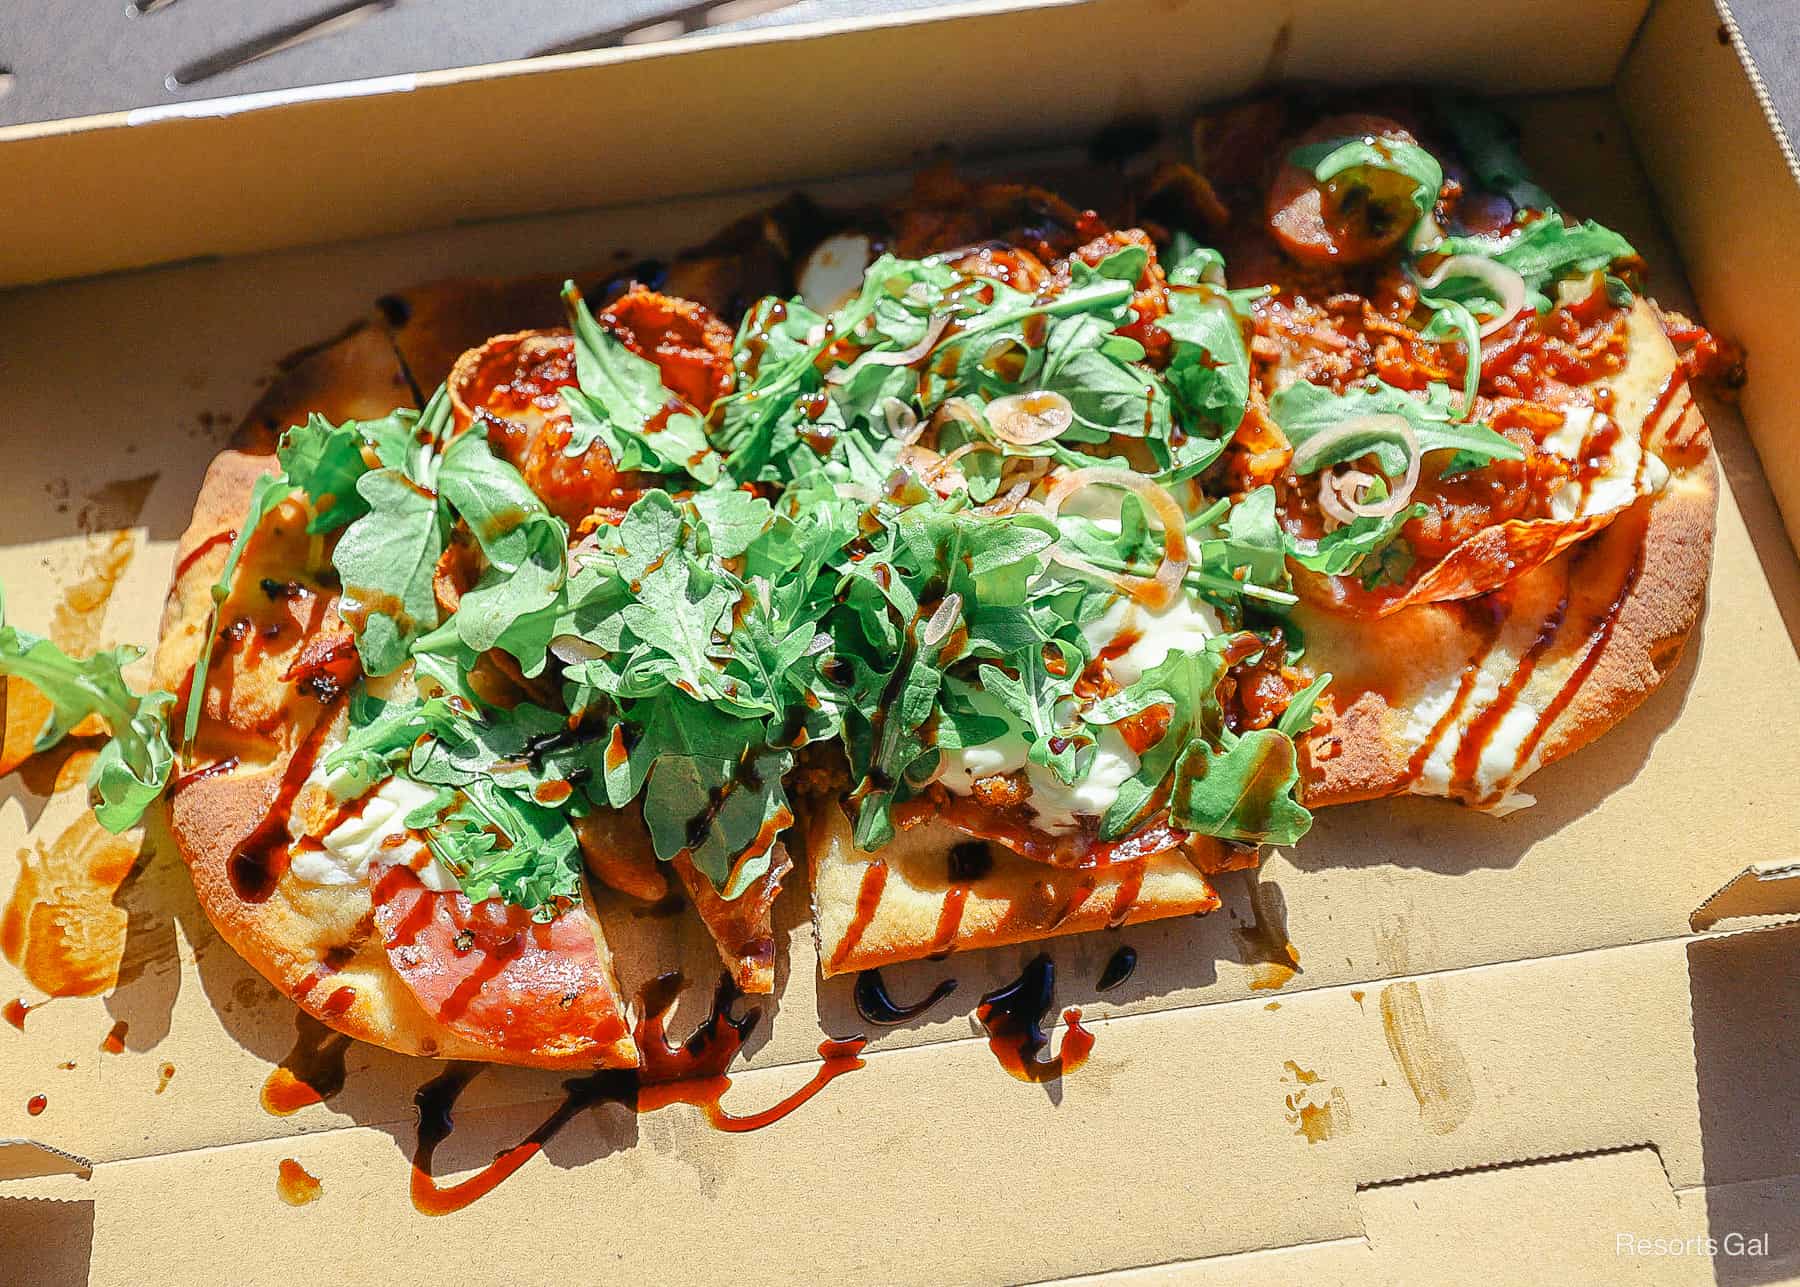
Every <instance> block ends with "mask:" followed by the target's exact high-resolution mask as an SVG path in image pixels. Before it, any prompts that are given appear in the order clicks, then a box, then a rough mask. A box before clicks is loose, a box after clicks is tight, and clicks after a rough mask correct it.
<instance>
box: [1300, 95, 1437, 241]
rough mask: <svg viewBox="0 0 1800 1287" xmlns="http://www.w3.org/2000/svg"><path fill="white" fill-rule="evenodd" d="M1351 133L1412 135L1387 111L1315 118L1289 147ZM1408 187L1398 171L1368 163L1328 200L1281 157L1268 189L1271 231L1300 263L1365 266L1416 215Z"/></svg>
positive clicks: (1401, 138) (1407, 138)
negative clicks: (1337, 196) (1369, 166)
mask: <svg viewBox="0 0 1800 1287" xmlns="http://www.w3.org/2000/svg"><path fill="white" fill-rule="evenodd" d="M1357 137H1364V138H1376V139H1393V140H1395V141H1397V142H1404V143H1411V142H1413V141H1414V140H1413V137H1412V135H1411V134H1409V133H1408V132H1407V131H1406V129H1405V127H1404V126H1402V125H1400V124H1399V123H1398V122H1396V121H1391V120H1389V119H1388V118H1387V117H1385V116H1367V115H1349V116H1333V117H1330V118H1328V119H1326V120H1323V121H1320V122H1319V123H1318V124H1317V125H1315V126H1313V127H1312V128H1311V129H1310V130H1308V131H1306V133H1304V134H1302V135H1301V136H1300V137H1299V138H1298V139H1296V140H1295V141H1294V144H1293V146H1295V147H1299V146H1303V145H1305V144H1308V143H1322V142H1325V141H1326V140H1328V139H1335V138H1357ZM1413 188H1414V185H1413V183H1412V182H1411V181H1410V180H1408V179H1407V178H1406V177H1405V176H1403V175H1398V174H1390V173H1388V172H1387V171H1384V170H1374V169H1369V170H1365V171H1362V172H1360V175H1359V181H1358V182H1357V183H1355V184H1351V185H1347V186H1346V188H1345V191H1344V193H1343V194H1342V197H1341V198H1340V199H1333V198H1332V197H1331V196H1330V195H1329V194H1328V193H1327V192H1326V188H1325V185H1323V184H1321V183H1320V182H1319V181H1318V180H1317V179H1315V178H1314V177H1313V175H1312V172H1311V171H1310V170H1305V169H1302V168H1301V167H1299V166H1297V165H1294V164H1292V163H1291V162H1286V163H1283V165H1282V167H1281V169H1280V171H1279V172H1278V173H1277V174H1276V175H1275V182H1274V183H1273V184H1272V185H1271V186H1270V188H1269V206H1268V219H1269V231H1270V232H1272V233H1273V234H1274V235H1275V240H1276V242H1277V243H1278V244H1279V245H1280V246H1281V248H1282V249H1283V250H1284V251H1286V252H1287V253H1288V254H1289V255H1291V256H1293V257H1294V258H1295V259H1297V260H1299V261H1300V262H1302V263H1308V264H1337V265H1340V266H1353V265H1356V264H1366V263H1369V262H1370V261H1372V260H1376V259H1379V258H1381V257H1382V256H1383V255H1386V254H1388V253H1389V252H1390V251H1392V250H1393V249H1394V247H1396V246H1397V245H1399V244H1400V239H1401V238H1402V237H1404V236H1405V235H1406V233H1407V232H1408V231H1409V230H1410V229H1411V228H1412V225H1413V222H1414V220H1415V219H1416V218H1417V217H1418V211H1417V210H1416V208H1415V207H1414V206H1413V204H1412V193H1413Z"/></svg>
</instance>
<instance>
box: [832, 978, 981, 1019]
mask: <svg viewBox="0 0 1800 1287" xmlns="http://www.w3.org/2000/svg"><path fill="white" fill-rule="evenodd" d="M954 991H956V980H955V979H945V980H944V981H943V982H941V983H939V984H938V985H937V986H936V987H935V988H933V989H932V990H931V991H930V992H929V993H928V994H926V995H925V996H924V997H923V998H922V999H920V1000H918V1001H915V1002H913V1003H912V1004H911V1005H901V1004H900V1003H898V1002H897V1001H895V1000H894V998H893V997H892V996H890V995H889V994H888V990H887V983H886V982H885V981H884V980H883V979H882V977H881V971H880V970H864V971H863V972H862V973H860V974H858V975H857V976H856V990H855V992H854V993H853V995H854V997H855V999H856V1012H857V1013H858V1014H860V1015H861V1016H862V1017H863V1019H864V1020H865V1021H867V1022H869V1023H872V1024H875V1025H877V1026H878V1027H884V1028H891V1027H893V1026H895V1025H896V1024H901V1023H905V1022H906V1021H907V1020H908V1019H916V1018H918V1017H919V1016H920V1015H922V1014H924V1013H925V1012H926V1011H927V1010H929V1009H931V1007H932V1006H934V1005H936V1004H937V1003H938V1002H940V1001H942V1000H943V999H944V998H945V997H947V996H949V995H950V994H951V993H952V992H954Z"/></svg>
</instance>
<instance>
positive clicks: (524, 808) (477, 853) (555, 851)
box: [425, 778, 581, 921]
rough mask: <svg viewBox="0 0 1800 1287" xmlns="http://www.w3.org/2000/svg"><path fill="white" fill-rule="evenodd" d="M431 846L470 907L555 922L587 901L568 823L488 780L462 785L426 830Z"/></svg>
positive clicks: (574, 841) (576, 848)
mask: <svg viewBox="0 0 1800 1287" xmlns="http://www.w3.org/2000/svg"><path fill="white" fill-rule="evenodd" d="M425 844H426V846H427V847H428V848H429V849H430V850H431V853H432V856H433V857H435V858H436V859H437V860H438V861H439V862H441V863H443V864H444V866H446V867H447V868H449V869H450V871H451V873H452V874H453V875H455V877H456V878H457V880H458V882H459V883H460V884H461V885H462V890H463V893H464V894H465V895H467V896H468V898H469V901H470V902H475V903H479V902H482V901H484V900H486V899H489V898H500V899H504V900H505V901H506V902H509V903H516V904H517V905H519V906H520V907H524V908H527V909H529V910H530V911H531V913H532V918H533V919H534V920H539V921H548V920H553V919H555V917H556V915H557V913H558V912H559V911H560V910H561V907H562V905H563V904H564V903H567V902H573V901H578V900H579V899H580V898H581V857H580V853H579V849H578V846H577V843H576V840H575V832H574V831H573V829H571V828H570V826H569V823H568V820H567V819H566V818H565V817H564V816H563V815H562V814H561V813H560V812H559V811H557V810H555V809H549V808H545V807H544V806H543V805H540V804H535V803H533V802H532V801H530V800H522V799H519V798H518V797H517V796H514V795H512V794H511V793H510V792H506V791H502V790H500V789H499V788H498V787H497V786H495V785H494V784H493V783H492V782H491V781H488V780H486V779H482V778H476V779H475V780H473V781H471V782H470V783H469V784H468V785H467V786H465V787H463V789H462V790H461V791H460V792H459V793H458V794H457V795H456V797H455V803H454V805H453V806H452V807H451V808H450V811H449V812H448V813H447V814H445V815H444V816H443V817H442V818H440V819H439V820H438V821H437V822H436V823H435V824H433V825H432V826H431V827H430V828H429V829H428V830H427V831H426V832H425Z"/></svg>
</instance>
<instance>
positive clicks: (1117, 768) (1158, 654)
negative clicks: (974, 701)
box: [938, 595, 1221, 835]
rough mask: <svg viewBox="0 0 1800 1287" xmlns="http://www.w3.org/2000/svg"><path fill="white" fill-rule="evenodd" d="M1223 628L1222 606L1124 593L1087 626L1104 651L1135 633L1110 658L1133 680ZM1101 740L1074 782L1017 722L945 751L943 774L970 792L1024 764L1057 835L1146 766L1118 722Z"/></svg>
mask: <svg viewBox="0 0 1800 1287" xmlns="http://www.w3.org/2000/svg"><path fill="white" fill-rule="evenodd" d="M1220 629H1221V627H1220V625H1219V618H1218V616H1217V614H1216V613H1214V612H1213V610H1212V609H1211V608H1210V607H1208V606H1207V605H1206V604H1204V603H1202V602H1200V601H1199V600H1197V599H1192V598H1189V597H1187V596H1185V595H1183V596H1181V597H1179V598H1177V599H1176V601H1175V602H1174V604H1172V605H1171V606H1170V607H1169V609H1168V611H1166V612H1163V613H1161V614H1156V615H1153V614H1151V613H1148V612H1145V611H1144V610H1143V609H1142V608H1141V607H1139V606H1138V605H1137V604H1136V603H1135V602H1133V601H1132V600H1131V599H1129V598H1127V597H1125V596H1123V595H1121V596H1120V597H1119V598H1118V599H1117V600H1115V601H1114V603H1113V605H1112V606H1111V607H1110V608H1109V609H1108V610H1107V611H1106V613H1105V614H1104V615H1102V616H1100V617H1099V618H1097V619H1096V620H1094V621H1092V622H1090V623H1088V624H1087V625H1086V626H1084V627H1083V628H1082V634H1083V635H1084V636H1085V637H1086V639H1087V642H1088V647H1089V648H1090V649H1091V650H1093V652H1095V653H1096V654H1098V653H1099V652H1100V651H1101V650H1102V649H1104V648H1106V647H1107V646H1108V645H1110V644H1113V643H1115V642H1116V641H1118V640H1121V639H1125V638H1130V640H1131V642H1130V645H1129V646H1128V647H1127V648H1125V650H1124V651H1123V652H1121V653H1120V654H1119V655H1118V656H1117V657H1115V658H1113V659H1111V660H1110V661H1108V663H1107V665H1108V667H1109V669H1110V670H1111V672H1112V675H1113V678H1115V679H1117V680H1118V681H1119V682H1120V683H1122V684H1127V685H1129V684H1132V683H1135V682H1136V681H1137V680H1138V679H1140V678H1142V676H1143V674H1144V672H1145V671H1146V670H1149V669H1150V668H1151V667H1153V666H1156V665H1158V664H1160V663H1161V662H1162V661H1163V660H1164V659H1166V658H1167V657H1168V655H1169V654H1170V653H1171V652H1175V651H1177V650H1180V649H1184V648H1186V649H1198V648H1202V647H1204V646H1205V644H1206V641H1207V640H1208V639H1209V638H1211V637H1212V636H1214V635H1216V634H1218V633H1219V632H1220ZM978 702H979V704H981V705H982V706H983V708H984V710H985V711H986V712H988V713H991V714H993V715H996V716H998V715H1000V714H1001V711H1000V708H999V704H998V703H995V702H989V701H987V700H986V699H978ZM1094 741H1095V749H1094V757H1093V761H1092V762H1091V763H1090V765H1089V766H1088V771H1087V775H1086V776H1085V777H1084V778H1082V779H1081V780H1080V781H1079V782H1076V783H1075V784H1074V785H1072V786H1071V785H1070V784H1068V783H1066V782H1064V781H1063V780H1062V779H1061V778H1059V777H1058V776H1057V775H1056V774H1055V773H1054V772H1053V771H1051V770H1050V769H1047V768H1045V767H1043V766H1042V765H1039V764H1032V763H1030V762H1029V760H1028V759H1027V758H1026V750H1027V743H1026V741H1025V736H1024V734H1023V733H1022V732H1021V731H1019V730H1018V729H1017V728H1014V729H1012V730H1010V731H1009V732H1008V733H1007V734H1006V735H1005V736H1004V737H1001V738H998V739H996V740H995V741H992V742H987V743H984V744H983V745H981V746H974V747H969V748H967V749H964V750H960V751H946V752H944V767H943V770H942V772H941V773H940V774H939V776H938V781H939V782H941V783H942V784H943V786H944V787H945V789H946V790H949V791H953V792H956V793H958V794H967V793H968V792H970V791H972V790H973V789H974V786H975V783H976V782H978V781H980V780H981V779H982V778H988V777H993V776H994V775H995V774H999V773H1013V772H1016V771H1018V770H1019V769H1023V770H1025V777H1026V780H1027V781H1028V782H1029V783H1030V784H1031V798H1030V806H1031V809H1032V812H1033V814H1034V816H1035V820H1036V822H1037V825H1038V826H1039V827H1041V828H1043V830H1044V831H1046V832H1048V833H1049V834H1051V835H1064V834H1067V833H1068V832H1071V831H1074V830H1076V829H1077V828H1078V827H1079V826H1080V825H1081V819H1082V818H1083V817H1090V818H1091V817H1096V816H1098V815H1100V814H1103V813H1105V812H1106V810H1107V809H1109V808H1110V807H1111V806H1112V803H1113V801H1115V800H1117V799H1118V798H1119V788H1120V787H1121V786H1123V785H1124V784H1125V783H1126V782H1127V781H1129V780H1130V779H1131V777H1132V775H1133V774H1135V773H1136V772H1137V771H1138V757H1137V755H1136V754H1135V753H1134V752H1133V751H1132V749H1131V747H1130V746H1128V745H1127V744H1126V742H1125V739H1124V738H1123V737H1121V736H1120V735H1119V732H1118V730H1117V729H1114V728H1111V727H1104V728H1101V729H1100V730H1099V731H1098V732H1097V733H1096V735H1095V739H1094Z"/></svg>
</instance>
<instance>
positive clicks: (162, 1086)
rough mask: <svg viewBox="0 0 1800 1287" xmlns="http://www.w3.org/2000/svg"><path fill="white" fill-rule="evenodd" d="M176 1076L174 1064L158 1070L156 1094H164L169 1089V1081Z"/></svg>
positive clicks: (165, 1065)
mask: <svg viewBox="0 0 1800 1287" xmlns="http://www.w3.org/2000/svg"><path fill="white" fill-rule="evenodd" d="M174 1075H175V1065H174V1064H164V1065H163V1066H162V1067H161V1068H158V1069H157V1070H156V1093H157V1094H159V1095H160V1094H162V1093H163V1092H164V1091H165V1090H167V1089H168V1088H169V1079H170V1078H172V1077H174Z"/></svg>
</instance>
